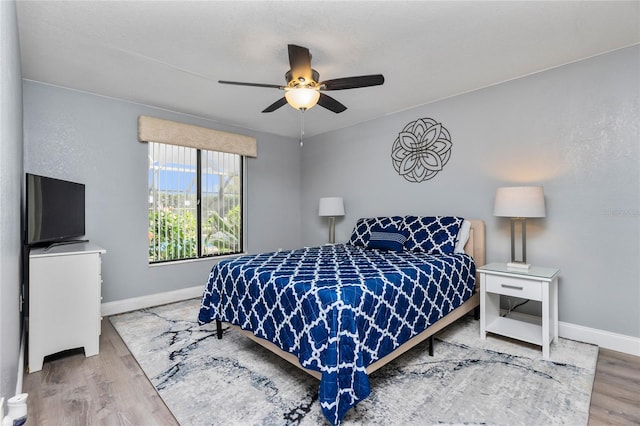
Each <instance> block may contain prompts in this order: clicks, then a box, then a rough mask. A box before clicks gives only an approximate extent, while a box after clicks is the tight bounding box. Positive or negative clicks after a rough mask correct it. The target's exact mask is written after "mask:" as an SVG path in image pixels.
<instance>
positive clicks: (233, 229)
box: [149, 142, 243, 263]
mask: <svg viewBox="0 0 640 426" xmlns="http://www.w3.org/2000/svg"><path fill="white" fill-rule="evenodd" d="M242 166H243V157H242V156H241V155H238V154H229V153H224V152H218V151H209V150H204V149H196V148H190V147H184V146H177V145H168V144H163V143H157V142H149V262H150V263H155V262H165V261H172V260H182V259H195V258H199V257H204V256H218V255H226V254H236V253H240V252H242V250H243V241H242V224H243V221H242V219H243V209H242V194H243V192H242V190H243V188H242V185H243V183H242Z"/></svg>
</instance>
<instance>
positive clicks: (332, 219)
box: [318, 197, 344, 244]
mask: <svg viewBox="0 0 640 426" xmlns="http://www.w3.org/2000/svg"><path fill="white" fill-rule="evenodd" d="M318 215H319V216H327V217H329V244H334V243H335V242H336V216H344V201H343V200H342V197H323V198H320V207H319V208H318Z"/></svg>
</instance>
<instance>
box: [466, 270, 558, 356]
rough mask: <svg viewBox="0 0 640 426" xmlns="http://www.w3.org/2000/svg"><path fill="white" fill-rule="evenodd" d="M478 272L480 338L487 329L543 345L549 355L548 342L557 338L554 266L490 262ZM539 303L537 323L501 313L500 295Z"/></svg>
mask: <svg viewBox="0 0 640 426" xmlns="http://www.w3.org/2000/svg"><path fill="white" fill-rule="evenodd" d="M478 273H479V274H480V338H481V339H483V340H484V339H486V338H487V332H488V333H494V334H500V335H502V336H506V337H510V338H512V339H517V340H522V341H524V342H529V343H533V344H534V345H539V346H542V357H543V358H549V345H550V344H551V342H553V341H554V340H556V339H557V338H558V275H559V274H560V270H559V269H556V268H543V267H537V266H532V267H531V268H530V269H529V270H526V271H516V270H512V269H508V268H507V264H506V263H490V264H488V265H485V266H483V267H481V268H478ZM501 295H504V296H511V297H518V298H523V299H529V300H537V301H539V302H541V303H542V318H540V320H541V321H540V322H539V323H531V322H529V321H525V320H522V319H514V318H509V317H506V316H501V315H500V296H501Z"/></svg>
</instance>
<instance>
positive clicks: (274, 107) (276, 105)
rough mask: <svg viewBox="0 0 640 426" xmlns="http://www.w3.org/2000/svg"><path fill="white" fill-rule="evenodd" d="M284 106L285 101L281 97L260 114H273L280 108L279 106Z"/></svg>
mask: <svg viewBox="0 0 640 426" xmlns="http://www.w3.org/2000/svg"><path fill="white" fill-rule="evenodd" d="M286 104H287V99H286V98H284V97H283V98H281V99H278V100H277V101H275V102H274V103H272V104H271V105H269V106H268V107H266V108H265V109H264V110H263V111H262V112H273V111H275V110H277V109H278V108H280V107H281V106H284V105H286Z"/></svg>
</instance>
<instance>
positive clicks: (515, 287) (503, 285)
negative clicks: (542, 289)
mask: <svg viewBox="0 0 640 426" xmlns="http://www.w3.org/2000/svg"><path fill="white" fill-rule="evenodd" d="M500 285H501V286H502V287H503V288H510V289H513V290H524V287H522V286H519V285H509V284H500Z"/></svg>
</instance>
